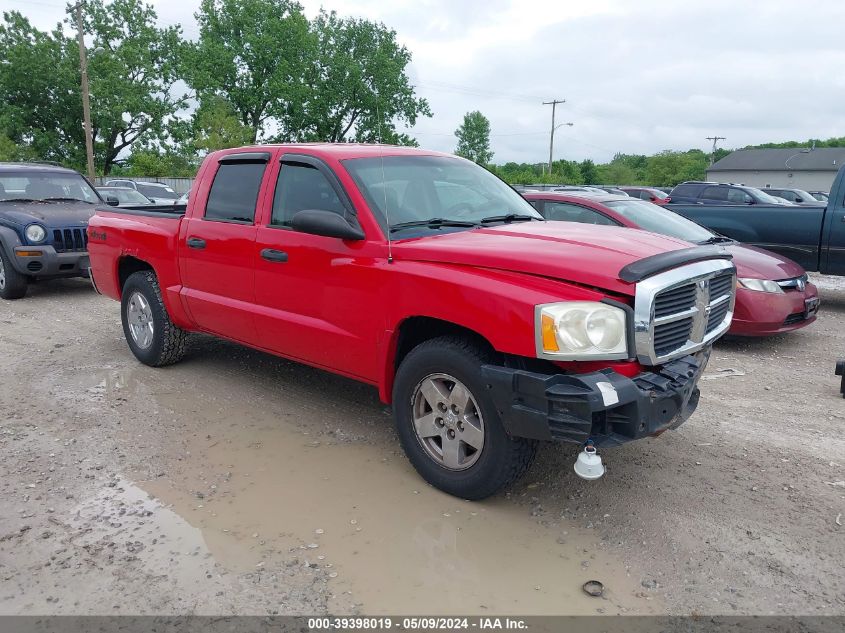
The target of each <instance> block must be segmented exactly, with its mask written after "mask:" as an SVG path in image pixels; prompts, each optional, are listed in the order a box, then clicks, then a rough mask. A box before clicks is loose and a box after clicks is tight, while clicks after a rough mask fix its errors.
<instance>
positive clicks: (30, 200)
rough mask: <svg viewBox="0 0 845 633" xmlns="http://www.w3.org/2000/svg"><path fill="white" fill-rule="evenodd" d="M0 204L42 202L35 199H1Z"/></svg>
mask: <svg viewBox="0 0 845 633" xmlns="http://www.w3.org/2000/svg"><path fill="white" fill-rule="evenodd" d="M0 202H43V200H36V199H35V198H3V199H2V200H0Z"/></svg>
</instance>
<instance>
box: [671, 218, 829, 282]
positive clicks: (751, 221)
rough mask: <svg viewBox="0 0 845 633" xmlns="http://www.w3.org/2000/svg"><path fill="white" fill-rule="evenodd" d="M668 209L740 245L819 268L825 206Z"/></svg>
mask: <svg viewBox="0 0 845 633" xmlns="http://www.w3.org/2000/svg"><path fill="white" fill-rule="evenodd" d="M666 208H667V209H669V210H670V211H674V212H675V213H679V214H680V215H683V216H684V217H687V218H689V219H690V220H692V221H693V222H698V223H699V224H701V225H703V226H706V227H707V228H708V229H711V230H713V231H716V232H717V233H721V234H722V235H727V236H728V237H731V238H733V239H735V240H737V241H739V242H745V243H746V244H753V245H755V246H759V247H761V248H765V249H767V250H770V251H774V252H775V253H779V254H780V255H783V256H784V257H788V258H789V259H792V260H794V261H796V262H798V263H799V264H801V266H803V267H804V268H805V269H806V270H811V271H813V270H818V269H819V256H820V251H819V249H820V248H821V246H822V245H821V234H822V225H823V222H824V218H825V210H826V209H825V207H798V206H792V207H790V206H785V205H776V204H772V205H763V204H754V205H742V204H740V205H710V204H668V205H666Z"/></svg>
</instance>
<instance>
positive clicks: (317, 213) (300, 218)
mask: <svg viewBox="0 0 845 633" xmlns="http://www.w3.org/2000/svg"><path fill="white" fill-rule="evenodd" d="M290 226H291V228H292V229H293V230H294V231H299V232H300V233H309V234H311V235H322V236H324V237H337V238H339V239H342V240H356V241H357V240H363V239H364V232H363V231H362V230H361V229H360V228H358V227H357V226H352V225H351V224H349V222H347V221H346V218H344V217H343V216H342V215H339V214H337V213H334V212H333V211H322V210H319V209H306V210H304V211H300V212H298V213H297V214H296V215H294V216H293V218H291V221H290Z"/></svg>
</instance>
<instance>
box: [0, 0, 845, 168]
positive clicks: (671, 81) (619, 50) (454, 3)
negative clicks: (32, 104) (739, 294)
mask: <svg viewBox="0 0 845 633" xmlns="http://www.w3.org/2000/svg"><path fill="white" fill-rule="evenodd" d="M6 2H7V3H9V2H10V3H11V4H12V8H16V9H18V10H20V11H22V12H23V13H24V14H25V15H27V16H29V17H30V18H31V19H33V21H34V22H35V23H36V25H38V26H39V27H41V28H47V27H51V26H52V25H54V24H55V23H56V22H57V21H58V20H61V19H62V17H63V3H61V2H60V1H59V0H43V1H42V2H40V3H39V4H37V5H36V4H29V3H27V2H25V0H6ZM153 3H154V4H155V5H156V10H157V11H158V13H159V16H160V18H161V21H162V22H163V23H167V24H172V23H180V24H182V25H183V29H184V31H185V32H186V34H188V35H189V36H190V35H195V34H196V25H195V22H194V18H193V13H194V12H195V11H196V7H197V6H198V4H199V2H198V0H183V1H180V2H172V0H155V1H154V2H153ZM52 4H55V7H53V8H51V7H50V6H47V5H52ZM302 4H303V5H304V6H305V9H306V13H307V14H308V15H309V16H313V15H315V14H316V13H317V12H318V11H319V8H320V6H321V5H323V6H325V8H326V9H329V10H336V11H337V12H338V13H340V14H342V15H354V16H359V17H366V18H368V19H374V20H379V21H382V22H384V23H385V24H386V25H388V26H389V27H391V28H393V29H395V30H396V31H397V33H398V37H399V39H400V41H401V42H402V43H404V44H405V45H406V46H408V48H409V49H410V50H411V51H412V53H413V56H414V61H413V65H412V68H411V69H410V74H411V77H412V80H413V81H414V82H415V84H417V85H419V92H420V94H421V95H423V96H425V97H426V98H427V99H428V100H429V102H430V103H431V107H432V110H433V111H434V117H433V118H431V119H426V120H422V121H420V122H419V123H418V125H417V126H416V128H415V129H414V130H413V131H412V133H414V134H416V135H417V136H418V139H419V140H420V143H421V145H423V146H424V147H431V148H434V149H439V150H445V151H451V150H452V149H454V146H455V139H454V137H453V136H452V133H453V131H454V130H455V128H457V126H458V125H459V124H460V122H461V119H462V117H463V114H464V113H465V112H467V111H470V110H476V109H477V110H481V111H482V112H483V113H484V114H485V115H487V116H488V118H490V120H491V125H492V133H493V139H492V140H493V143H492V144H493V149H494V151H495V152H496V156H495V160H496V161H497V162H503V161H508V160H516V161H528V162H540V161H543V160H546V159H547V157H548V128H549V125H550V115H551V112H550V109H549V108H548V107H547V106H543V105H542V104H541V101H544V100H548V99H550V98H564V99H566V100H567V103H566V104H564V105H563V106H559V107H558V116H559V118H558V121H559V122H564V121H572V122H573V123H575V126H574V127H573V128H561V129H560V130H558V133H557V135H556V137H555V148H556V152H555V153H556V156H557V157H565V158H570V159H577V160H581V159H583V158H592V159H594V160H600V161H604V160H607V159H609V158H610V157H612V155H613V153H614V152H616V151H621V152H626V153H651V152H655V151H659V150H661V149H688V148H690V147H700V148H707V147H708V142H707V141H706V140H704V137H706V136H712V135H713V134H714V133H715V134H718V135H720V136H726V137H728V140H727V141H726V142H725V145H726V146H728V147H738V146H743V145H746V144H750V143H760V142H766V141H782V140H790V139H796V140H799V139H804V138H808V137H821V138H825V137H829V136H841V135H843V134H845V110H843V109H842V107H841V102H842V90H843V88H845V77H843V76H842V74H841V70H840V69H841V68H842V67H843V64H845V49H842V48H841V46H840V45H839V41H840V37H841V36H840V32H839V31H840V29H841V26H840V25H842V24H843V23H845V3H841V2H837V1H835V0H807V1H806V2H803V3H795V2H792V1H791V0H769V1H767V2H736V1H735V0H734V1H728V0H710V1H709V2H707V3H687V2H677V1H676V0H675V1H673V0H638V1H637V2H630V1H625V0H589V1H588V0H578V1H576V0H566V1H560V0H557V1H553V0H542V1H541V0H535V1H525V0H523V1H521V2H520V1H517V0H356V1H352V0H324V1H323V2H320V0H303V1H302Z"/></svg>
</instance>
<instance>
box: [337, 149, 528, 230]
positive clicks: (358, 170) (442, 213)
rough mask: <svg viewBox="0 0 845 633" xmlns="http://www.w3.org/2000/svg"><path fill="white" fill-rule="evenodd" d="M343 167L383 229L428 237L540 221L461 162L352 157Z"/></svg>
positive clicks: (479, 170)
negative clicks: (416, 233)
mask: <svg viewBox="0 0 845 633" xmlns="http://www.w3.org/2000/svg"><path fill="white" fill-rule="evenodd" d="M344 166H345V167H346V169H347V171H349V173H350V174H351V176H352V178H353V179H354V180H355V182H356V184H357V185H358V187H359V188H360V189H361V191H362V192H363V194H364V197H365V198H366V199H367V203H368V204H369V205H370V208H371V209H372V210H373V211H374V212H375V214H376V215H377V216H378V217H379V222H380V224H381V225H382V228H383V229H387V228H388V226H389V227H390V228H391V229H393V230H394V231H399V230H404V229H408V230H409V231H410V230H411V229H413V230H415V231H417V232H418V233H429V232H432V231H442V230H443V229H444V228H448V229H451V230H465V229H466V228H472V227H474V226H490V225H491V224H494V223H496V222H501V223H508V222H515V221H527V220H542V219H543V217H542V216H541V215H540V214H539V213H538V212H537V211H536V210H535V209H534V207H532V206H531V205H530V204H528V202H526V200H525V199H524V198H523V197H522V196H520V195H519V194H518V193H517V192H516V191H514V190H513V189H511V188H510V187H509V186H508V185H506V184H505V183H504V182H502V181H501V180H499V179H498V178H497V177H496V176H494V175H493V174H491V173H490V172H488V171H487V170H486V169H484V168H483V167H479V166H478V165H476V164H475V163H471V162H469V161H466V160H463V159H460V158H452V157H448V156H385V157H384V158H381V157H378V158H355V159H349V160H346V161H344Z"/></svg>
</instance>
